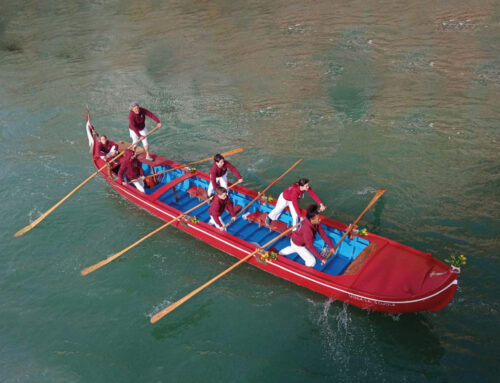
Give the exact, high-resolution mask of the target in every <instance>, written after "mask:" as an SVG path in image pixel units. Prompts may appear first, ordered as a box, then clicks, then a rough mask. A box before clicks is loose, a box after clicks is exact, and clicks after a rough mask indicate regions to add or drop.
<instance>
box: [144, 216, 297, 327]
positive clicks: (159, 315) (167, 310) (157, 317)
mask: <svg viewBox="0 0 500 383" xmlns="http://www.w3.org/2000/svg"><path fill="white" fill-rule="evenodd" d="M299 225H300V223H297V224H296V225H295V226H292V227H290V228H288V229H287V230H285V231H284V232H283V233H281V234H280V235H278V236H277V237H275V238H273V239H271V240H270V241H269V242H267V243H266V244H265V245H263V246H261V247H259V248H257V249H256V250H254V251H252V252H251V253H250V254H248V255H247V256H245V257H244V258H242V259H240V260H239V261H238V262H236V263H235V264H234V265H232V266H230V267H229V268H227V269H226V270H224V271H223V272H222V273H220V274H218V275H216V276H215V277H213V278H212V279H210V280H209V281H208V282H206V283H205V284H203V285H201V286H200V287H198V288H197V289H195V290H193V291H191V292H190V293H189V294H187V295H186V296H184V297H183V298H181V299H179V300H178V301H177V302H174V303H172V304H171V305H170V306H167V307H166V308H164V309H163V310H161V311H160V312H158V313H156V314H155V315H153V316H152V317H151V320H150V321H151V323H156V322H158V321H159V320H160V319H161V318H163V317H164V316H165V315H167V314H169V313H171V312H172V311H174V310H175V309H176V308H177V307H179V306H180V305H182V304H183V303H184V302H186V301H187V300H189V299H191V298H192V297H193V296H195V295H196V294H198V293H199V292H200V291H202V290H203V289H205V288H207V287H208V286H210V285H211V284H212V283H214V282H215V281H217V280H218V279H220V278H222V277H223V276H224V275H226V274H227V273H229V272H230V271H232V270H233V269H235V268H236V267H238V266H239V265H241V264H242V263H244V262H246V261H248V260H249V259H250V258H252V256H254V255H255V254H256V253H257V252H259V251H260V250H261V249H263V248H266V247H267V246H269V245H271V244H272V243H274V242H276V241H277V240H278V239H280V238H281V237H283V236H284V235H287V234H288V233H289V232H290V231H292V230H293V229H295V228H296V227H297V226H299Z"/></svg>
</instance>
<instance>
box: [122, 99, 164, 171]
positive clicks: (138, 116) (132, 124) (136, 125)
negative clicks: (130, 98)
mask: <svg viewBox="0 0 500 383" xmlns="http://www.w3.org/2000/svg"><path fill="white" fill-rule="evenodd" d="M146 116H147V117H149V118H151V119H152V120H154V121H155V122H156V127H158V128H160V127H161V122H160V120H159V119H158V117H156V116H155V115H154V114H153V113H151V112H150V111H149V110H147V109H145V108H141V107H140V106H139V104H138V103H137V102H133V103H131V104H130V113H129V114H128V128H129V133H130V138H132V143H133V144H134V147H133V149H134V150H135V147H136V146H137V145H136V143H137V141H139V138H140V137H144V136H145V135H146V134H148V130H147V129H146V123H145V121H146ZM142 146H144V150H145V151H146V160H148V161H153V157H151V156H150V155H149V145H148V139H147V138H144V139H143V140H142Z"/></svg>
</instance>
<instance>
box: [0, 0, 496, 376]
mask: <svg viewBox="0 0 500 383" xmlns="http://www.w3.org/2000/svg"><path fill="white" fill-rule="evenodd" d="M499 41H500V6H499V3H498V1H483V0H479V1H476V2H466V1H447V2H436V1H429V0H423V1H419V2H407V1H400V2H392V1H377V2H375V1H336V2H332V1H316V2H304V1H297V0H291V1H290V0H289V1H276V2H268V1H260V0H259V1H257V0H256V1H210V2H209V1H169V2H167V1H141V2H135V1H130V0H129V1H118V0H116V1H99V0H95V1H74V2H66V1H21V2H17V1H12V0H3V1H2V2H1V3H0V138H1V141H2V145H1V147H0V156H1V158H2V160H3V161H2V164H3V166H2V168H1V170H0V175H1V179H2V182H1V183H0V197H1V198H0V199H1V213H2V220H1V221H0V235H1V237H0V381H1V382H8V383H12V382H23V383H24V382H51V383H52V382H184V381H186V382H188V381H189V382H191V381H207V382H221V381H223V382H225V381H229V382H276V381H280V382H361V381H362V382H365V381H375V382H420V381H426V380H427V381H433V382H470V381H481V382H493V381H497V379H498V372H499V367H498V366H499V361H500V360H499V357H498V355H499V354H498V347H499V345H500V339H499V338H500V337H499V331H498V324H499V319H500V318H499V310H500V305H499V300H498V295H499V293H500V289H499V282H498V275H499V273H500V265H499V256H500V252H499V245H500V243H499V235H500V203H499V194H500V193H499V187H500V162H499V140H500V133H499V122H500V112H499V104H498V100H499V99H500V51H499V50H498V46H499ZM133 100H137V101H138V102H140V103H141V104H143V105H144V106H145V107H147V108H148V109H150V110H152V111H153V112H154V113H156V114H157V115H158V116H159V117H160V119H161V120H162V122H163V123H164V126H165V128H164V129H162V130H161V131H160V132H158V133H155V134H154V135H153V136H152V137H151V139H150V143H151V148H152V150H153V151H154V152H157V153H159V154H162V155H163V156H165V157H168V158H172V159H175V160H177V161H179V162H189V161H192V160H196V159H198V158H204V157H207V156H209V155H211V154H213V153H216V152H218V151H224V150H230V149H232V148H235V147H239V146H241V147H243V148H245V151H244V152H243V153H242V154H239V155H237V156H234V157H233V158H232V161H233V163H234V164H235V165H236V166H237V167H238V168H239V170H240V171H241V172H242V173H243V175H244V178H245V186H247V187H250V188H253V189H255V190H259V189H262V188H263V187H265V186H266V185H267V184H269V183H270V182H271V181H272V180H273V179H274V178H276V177H277V176H278V175H279V174H281V173H282V172H283V171H284V170H285V169H286V168H288V167H289V166H290V165H291V164H292V163H293V162H295V161H296V159H298V158H303V159H304V161H303V163H302V164H301V165H300V167H298V168H297V170H296V171H294V173H293V174H291V175H290V176H288V177H286V179H285V180H284V181H282V182H281V183H280V184H279V185H277V186H276V187H274V188H273V189H272V193H271V194H274V195H275V196H276V195H278V194H279V193H280V191H281V189H282V188H283V187H285V186H287V184H288V183H290V182H292V181H293V180H294V179H295V178H297V177H302V176H306V177H308V178H310V179H311V184H312V185H313V187H314V188H315V190H316V192H317V193H318V194H319V195H320V197H321V198H322V199H323V201H324V202H325V203H326V205H328V207H329V209H328V210H327V213H328V215H330V216H331V217H333V218H335V219H338V220H340V221H343V222H349V221H352V220H354V219H355V218H356V217H357V216H358V214H359V213H360V212H361V211H362V210H363V209H364V207H365V206H366V204H367V203H368V201H369V200H370V199H371V197H372V196H373V194H374V192H375V191H376V190H377V189H379V188H381V187H385V188H387V192H386V194H385V196H384V197H383V198H382V199H381V200H380V201H379V202H378V204H377V205H376V206H375V207H374V208H373V209H372V210H371V211H370V212H369V213H367V214H366V216H365V218H364V220H363V221H362V224H363V226H365V227H367V228H368V230H370V231H373V232H375V233H377V234H380V235H383V236H386V237H389V238H391V239H394V240H397V241H400V242H402V243H404V244H407V245H410V246H412V247H415V248H417V249H419V250H422V251H426V252H432V253H433V254H434V256H436V257H437V258H439V259H444V258H446V257H447V256H448V255H450V254H451V253H453V252H459V253H464V254H465V255H466V256H467V257H468V262H467V265H466V266H465V267H464V269H463V271H462V274H461V277H460V280H459V290H458V291H457V294H456V296H455V298H454V299H453V301H452V302H451V303H450V305H448V306H447V307H446V308H445V309H444V310H442V311H441V312H438V313H418V314H409V315H387V314H382V313H374V312H368V311H364V310H360V309H358V308H355V307H351V306H345V305H343V304H342V303H341V302H336V301H331V300H328V299H327V298H325V297H323V296H321V295H318V294H315V293H313V292H310V291H308V290H306V289H303V288H300V287H298V286H295V285H293V284H291V283H288V282H286V281H283V280H280V279H278V278H276V277H273V276H272V275H268V274H265V273H263V272H261V271H259V270H257V269H255V268H253V267H251V266H248V265H243V266H241V267H240V268H238V269H236V270H235V271H233V272H232V273H230V274H229V275H228V276H227V277H225V278H224V279H222V280H220V281H218V282H217V283H216V284H214V285H213V286H211V287H210V288H209V289H206V290H205V291H203V293H201V294H199V295H198V296H197V297H195V298H193V299H192V300H190V301H189V302H188V303H186V304H185V305H183V306H182V307H181V308H179V309H178V310H176V311H175V312H173V313H172V314H170V315H169V316H168V317H166V318H164V319H163V320H162V321H161V322H159V323H158V324H156V325H151V324H150V323H149V317H150V316H151V315H153V314H154V313H156V312H157V311H158V310H160V309H161V308H163V307H165V306H166V305H167V304H169V303H172V302H174V301H176V300H177V299H179V298H181V297H182V296H183V295H185V294H186V293H188V292H189V291H191V290H192V289H193V288H195V287H197V286H199V285H200V284H202V283H204V282H205V281H206V280H208V279H209V278H211V277H212V276H214V275H216V274H217V273H219V272H220V271H222V270H224V269H225V268H226V267H229V266H230V265H231V264H232V263H233V262H234V258H231V257H230V256H228V255H226V254H223V253H221V252H220V251H217V250H215V249H213V248H211V247H210V246H208V245H206V244H204V243H202V242H200V241H198V240H196V239H193V238H191V237H189V236H188V235H186V234H184V233H182V232H179V231H178V230H176V229H174V228H170V229H167V230H165V231H163V232H161V233H160V234H158V235H157V236H156V237H153V238H151V239H149V240H148V241H147V242H145V243H144V244H142V245H141V246H139V247H137V248H136V249H134V250H133V251H130V252H129V253H128V254H126V255H124V256H123V257H122V258H120V260H118V261H115V262H114V263H112V264H110V265H108V266H106V267H105V268H103V269H101V270H99V271H98V272H95V273H94V274H92V275H90V276H88V277H85V278H84V277H81V276H80V274H79V272H80V270H81V269H82V268H84V267H86V266H89V265H91V264H93V263H95V262H97V261H99V260H101V259H103V258H105V257H106V256H109V255H111V254H113V253H114V252H116V251H118V250H120V249H122V248H124V247H125V246H127V245H129V244H130V243H131V242H133V241H134V240H136V239H138V238H140V237H141V236H143V235H145V234H146V233H148V232H150V231H152V230H153V229H155V228H156V227H158V226H159V224H160V222H159V220H158V219H156V218H154V217H152V216H151V215H149V214H148V213H146V212H144V211H142V210H140V209H138V208H136V207H134V206H133V205H132V204H131V203H129V202H128V201H126V200H124V199H122V198H121V197H119V196H118V195H117V194H116V193H114V192H113V191H112V190H111V189H110V188H109V187H108V186H107V185H106V183H105V182H104V180H102V179H100V178H95V179H94V180H93V181H92V182H90V183H89V184H88V185H86V186H85V187H84V188H83V189H82V190H80V191H79V192H78V193H77V194H75V195H74V196H73V197H71V198H70V199H69V200H68V201H67V202H65V203H64V204H63V205H62V206H61V207H60V208H59V209H57V210H56V211H55V212H54V213H53V214H51V215H50V216H49V217H48V218H47V219H46V220H45V221H43V223H41V224H40V225H39V226H37V227H36V228H35V229H33V230H32V231H30V232H29V233H28V234H26V235H24V236H23V237H21V238H14V236H13V234H14V233H15V232H16V231H17V230H19V229H20V228H22V227H24V226H25V225H26V224H28V223H29V222H30V221H32V220H34V219H36V218H37V217H38V216H39V215H40V214H41V213H43V212H44V211H46V210H47V209H48V208H49V207H51V206H52V205H53V204H55V203H56V202H57V201H58V200H59V199H60V198H62V197H63V196H64V195H65V194H66V193H67V192H69V191H70V190H71V189H72V188H73V187H75V186H76V185H78V184H79V183H80V182H81V181H83V180H84V179H85V178H86V177H87V176H88V175H89V174H90V173H91V172H93V171H94V169H93V167H92V164H91V161H90V158H89V155H88V147H87V139H86V136H85V132H84V121H85V105H86V104H88V106H89V108H90V109H91V112H92V118H93V123H94V124H95V125H96V127H97V129H98V130H99V131H100V132H104V133H106V134H107V135H108V136H110V137H112V138H115V139H125V140H126V139H128V130H127V114H128V109H127V108H128V105H129V103H130V102H131V101H133ZM200 168H201V169H204V170H206V169H207V167H206V166H205V167H204V166H200ZM495 377H497V378H495Z"/></svg>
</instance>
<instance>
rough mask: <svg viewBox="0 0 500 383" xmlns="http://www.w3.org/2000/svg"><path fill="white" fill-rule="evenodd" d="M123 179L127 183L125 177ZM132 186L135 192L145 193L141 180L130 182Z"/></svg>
mask: <svg viewBox="0 0 500 383" xmlns="http://www.w3.org/2000/svg"><path fill="white" fill-rule="evenodd" d="M124 179H125V180H126V181H129V179H128V178H127V177H124ZM132 184H133V185H134V186H135V187H136V189H137V190H139V191H140V192H141V193H146V192H145V190H144V181H143V180H139V181H135V182H132Z"/></svg>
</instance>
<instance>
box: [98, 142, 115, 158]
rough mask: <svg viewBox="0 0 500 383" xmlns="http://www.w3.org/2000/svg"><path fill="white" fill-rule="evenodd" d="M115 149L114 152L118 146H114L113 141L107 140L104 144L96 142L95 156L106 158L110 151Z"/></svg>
mask: <svg viewBox="0 0 500 383" xmlns="http://www.w3.org/2000/svg"><path fill="white" fill-rule="evenodd" d="M113 146H114V147H115V150H116V149H118V145H116V144H115V143H114V142H113V141H110V140H107V141H106V143H105V144H103V143H102V142H101V141H97V155H98V156H106V155H107V154H108V153H109V152H110V151H111V149H112V148H113Z"/></svg>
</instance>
